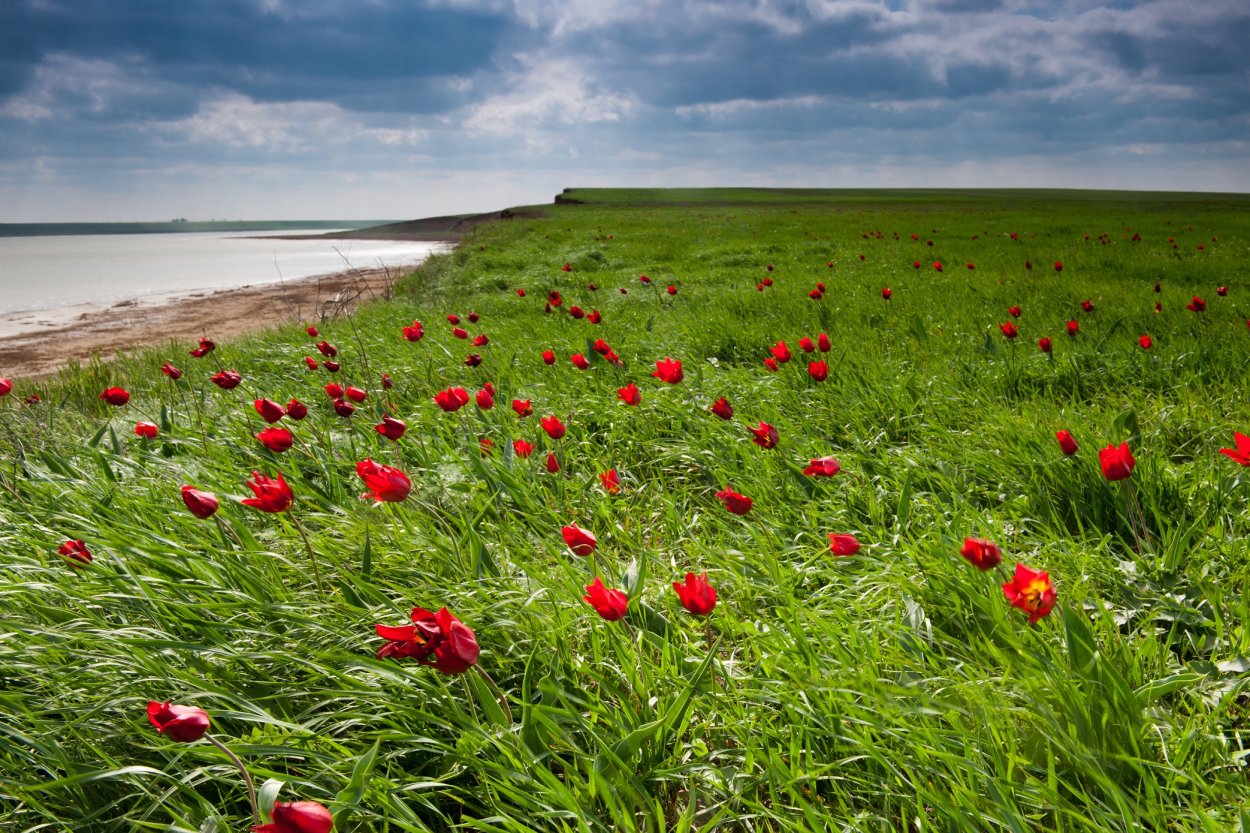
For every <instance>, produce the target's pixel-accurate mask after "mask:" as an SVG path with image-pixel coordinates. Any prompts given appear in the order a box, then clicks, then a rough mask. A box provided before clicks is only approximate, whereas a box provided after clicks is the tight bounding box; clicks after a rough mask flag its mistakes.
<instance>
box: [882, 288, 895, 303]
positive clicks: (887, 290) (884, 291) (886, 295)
mask: <svg viewBox="0 0 1250 833" xmlns="http://www.w3.org/2000/svg"><path fill="white" fill-rule="evenodd" d="M881 297H882V298H883V299H884V300H886V301H888V300H890V298H892V297H894V292H893V291H891V289H890V287H888V286H883V287H881Z"/></svg>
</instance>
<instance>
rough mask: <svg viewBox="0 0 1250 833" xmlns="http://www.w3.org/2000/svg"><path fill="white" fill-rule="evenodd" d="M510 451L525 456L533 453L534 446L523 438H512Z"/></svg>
mask: <svg viewBox="0 0 1250 833" xmlns="http://www.w3.org/2000/svg"><path fill="white" fill-rule="evenodd" d="M512 452H513V453H514V454H516V456H518V457H521V458H525V457H528V456H530V455H531V454H533V453H534V446H533V444H531V443H527V442H526V441H525V440H513V441H512Z"/></svg>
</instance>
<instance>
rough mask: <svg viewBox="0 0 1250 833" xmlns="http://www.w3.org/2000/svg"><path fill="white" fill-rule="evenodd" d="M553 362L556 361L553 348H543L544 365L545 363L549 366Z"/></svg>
mask: <svg viewBox="0 0 1250 833" xmlns="http://www.w3.org/2000/svg"><path fill="white" fill-rule="evenodd" d="M555 363H556V354H555V351H553V350H544V351H543V364H545V365H547V366H548V367H550V366H551V365H553V364H555Z"/></svg>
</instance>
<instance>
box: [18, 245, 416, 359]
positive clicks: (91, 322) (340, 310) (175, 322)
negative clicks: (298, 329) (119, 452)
mask: <svg viewBox="0 0 1250 833" xmlns="http://www.w3.org/2000/svg"><path fill="white" fill-rule="evenodd" d="M422 262H423V261H418V262H416V263H413V264H410V265H405V266H399V267H391V268H373V269H350V270H345V271H342V272H335V273H331V274H326V275H314V276H311V277H307V278H298V279H294V280H286V281H277V282H274V283H264V284H251V285H246V286H240V287H232V288H229V289H217V290H203V291H196V292H190V293H183V294H178V295H173V296H160V297H158V298H154V299H151V300H149V299H143V298H140V299H129V300H123V301H119V302H117V303H115V304H112V305H111V306H107V307H98V308H92V309H89V310H87V311H85V312H83V313H81V314H79V315H78V316H76V317H74V318H72V319H69V320H62V321H57V322H36V323H35V325H34V326H35V327H36V329H31V330H27V331H25V332H20V333H16V334H14V335H12V336H6V337H4V338H0V376H4V377H7V378H10V379H13V380H15V381H16V380H17V379H19V378H20V379H39V378H43V377H48V376H52V375H54V374H55V373H56V372H57V371H59V370H61V369H62V368H64V367H66V366H68V365H70V364H72V363H74V362H75V361H77V362H79V363H82V362H85V361H88V360H90V359H91V358H92V357H94V356H98V357H99V358H101V359H103V360H105V361H108V360H110V359H113V358H116V357H117V356H118V355H120V354H122V353H124V352H126V351H129V350H134V349H137V348H141V347H155V346H160V345H163V344H168V343H170V342H178V343H179V344H180V345H181V344H188V345H194V344H195V342H196V341H198V340H199V339H200V338H201V337H208V338H211V339H214V340H222V339H230V338H234V337H237V336H240V335H244V334H246V333H251V332H255V331H257V330H263V329H265V328H267V327H272V326H276V325H280V324H287V323H293V322H296V321H302V322H307V323H309V324H313V323H319V322H321V321H323V320H325V319H328V318H336V317H341V316H342V315H345V314H347V313H349V312H350V311H351V310H353V309H354V308H355V307H356V306H357V305H358V304H360V303H363V302H365V301H371V300H377V299H382V298H389V297H391V293H392V292H393V290H394V286H395V284H396V283H397V282H398V281H399V279H400V278H402V277H404V276H405V275H407V274H409V273H411V272H412V271H413V270H414V269H416V268H418V267H419V265H420V263H422ZM25 315H28V316H29V315H30V314H29V313H27V314H25ZM14 317H16V316H14ZM178 358H181V357H179V356H176V355H175V356H171V357H170V359H171V361H175V362H176V361H177V359H178Z"/></svg>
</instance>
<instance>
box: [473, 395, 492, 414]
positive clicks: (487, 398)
mask: <svg viewBox="0 0 1250 833" xmlns="http://www.w3.org/2000/svg"><path fill="white" fill-rule="evenodd" d="M473 399H474V401H475V402H476V403H477V407H478V408H479V409H481V410H483V411H489V410H490V409H491V408H493V407H495V395H494V394H492V393H491V392H490V391H488V390H480V391H478V392H477V393H476V394H474V396H473Z"/></svg>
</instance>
